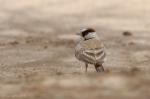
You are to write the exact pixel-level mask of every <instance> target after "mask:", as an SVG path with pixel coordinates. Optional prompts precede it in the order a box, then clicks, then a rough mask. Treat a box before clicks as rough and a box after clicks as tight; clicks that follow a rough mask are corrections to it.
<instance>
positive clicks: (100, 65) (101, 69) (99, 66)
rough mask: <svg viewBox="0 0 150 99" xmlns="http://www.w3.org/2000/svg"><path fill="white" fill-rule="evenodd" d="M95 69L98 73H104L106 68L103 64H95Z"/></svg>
mask: <svg viewBox="0 0 150 99" xmlns="http://www.w3.org/2000/svg"><path fill="white" fill-rule="evenodd" d="M95 69H96V71H97V72H104V71H105V70H104V67H103V65H102V64H95Z"/></svg>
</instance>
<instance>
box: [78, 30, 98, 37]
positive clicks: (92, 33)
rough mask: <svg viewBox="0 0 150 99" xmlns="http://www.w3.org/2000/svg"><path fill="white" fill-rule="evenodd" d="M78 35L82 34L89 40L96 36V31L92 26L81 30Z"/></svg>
mask: <svg viewBox="0 0 150 99" xmlns="http://www.w3.org/2000/svg"><path fill="white" fill-rule="evenodd" d="M77 35H80V36H81V37H82V38H84V40H88V39H92V38H95V37H96V31H95V30H94V29H92V28H85V29H82V30H80V32H79V33H77Z"/></svg>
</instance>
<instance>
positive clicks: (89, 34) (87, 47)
mask: <svg viewBox="0 0 150 99" xmlns="http://www.w3.org/2000/svg"><path fill="white" fill-rule="evenodd" d="M78 35H80V36H81V37H82V39H81V40H80V41H79V42H78V43H77V45H76V47H75V56H76V58H77V59H78V60H80V61H82V62H84V63H85V67H86V68H85V72H87V68H88V64H93V65H94V66H95V69H96V71H97V72H102V71H104V68H103V63H104V61H105V57H106V53H105V48H104V44H103V43H102V42H101V41H100V40H99V38H98V36H97V34H96V31H95V30H94V29H92V28H86V29H83V30H81V31H80V32H79V33H78Z"/></svg>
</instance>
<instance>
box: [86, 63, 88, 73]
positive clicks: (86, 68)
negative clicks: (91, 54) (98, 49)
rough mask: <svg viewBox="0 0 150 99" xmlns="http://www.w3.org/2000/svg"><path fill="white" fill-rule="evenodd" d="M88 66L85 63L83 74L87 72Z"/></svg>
mask: <svg viewBox="0 0 150 99" xmlns="http://www.w3.org/2000/svg"><path fill="white" fill-rule="evenodd" d="M87 68H88V64H87V63H85V72H87Z"/></svg>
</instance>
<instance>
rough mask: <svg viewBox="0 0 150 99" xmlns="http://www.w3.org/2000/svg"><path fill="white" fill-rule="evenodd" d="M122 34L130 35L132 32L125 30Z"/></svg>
mask: <svg viewBox="0 0 150 99" xmlns="http://www.w3.org/2000/svg"><path fill="white" fill-rule="evenodd" d="M123 35H124V36H132V33H131V32H129V31H125V32H123Z"/></svg>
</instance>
